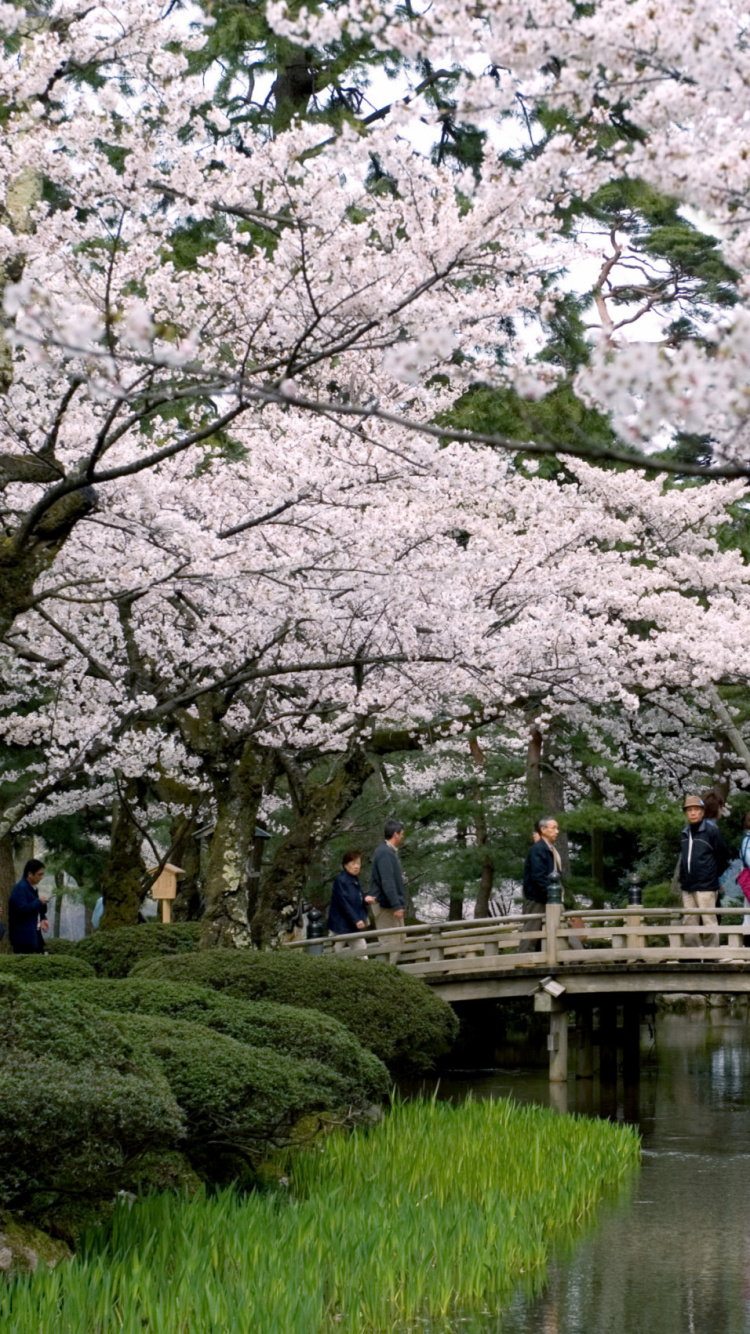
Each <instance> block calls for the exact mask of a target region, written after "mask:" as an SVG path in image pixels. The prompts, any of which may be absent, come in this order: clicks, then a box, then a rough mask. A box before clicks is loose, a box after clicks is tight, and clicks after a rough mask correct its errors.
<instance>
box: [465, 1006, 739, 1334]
mask: <svg viewBox="0 0 750 1334" xmlns="http://www.w3.org/2000/svg"><path fill="white" fill-rule="evenodd" d="M641 1056H642V1067H641V1078H640V1081H638V1082H637V1083H634V1084H631V1085H630V1086H629V1087H628V1088H623V1086H622V1079H620V1082H619V1085H618V1087H617V1089H616V1090H615V1089H613V1088H609V1089H607V1088H600V1087H599V1081H598V1079H597V1080H594V1081H583V1080H573V1079H571V1080H570V1081H569V1083H568V1086H567V1099H568V1106H569V1110H570V1111H579V1112H585V1113H586V1114H588V1115H592V1114H593V1115H601V1114H602V1113H603V1114H605V1115H608V1116H610V1117H612V1118H614V1119H617V1120H629V1121H634V1122H636V1123H637V1124H638V1126H639V1128H640V1131H641V1134H642V1137H643V1169H642V1172H641V1175H640V1177H639V1179H638V1181H637V1183H636V1187H635V1190H634V1191H633V1194H632V1196H631V1197H630V1199H629V1200H628V1201H627V1202H626V1203H622V1204H620V1205H612V1206H609V1207H606V1206H605V1208H604V1209H603V1211H602V1213H601V1214H600V1216H599V1223H598V1226H597V1227H596V1228H595V1229H594V1230H593V1231H592V1232H591V1233H589V1235H588V1236H587V1237H586V1238H584V1240H583V1241H581V1242H579V1243H578V1244H577V1246H575V1247H574V1249H573V1250H572V1253H570V1254H567V1255H560V1256H559V1257H556V1258H553V1260H552V1262H551V1264H550V1267H549V1273H548V1281H547V1283H546V1285H545V1288H544V1291H543V1292H542V1294H541V1295H539V1296H537V1297H528V1296H527V1295H524V1293H522V1292H520V1291H519V1293H518V1294H517V1295H516V1299H515V1301H514V1302H513V1303H512V1305H511V1307H510V1309H509V1310H508V1311H506V1313H505V1314H504V1316H503V1317H502V1319H499V1318H498V1317H497V1316H495V1317H493V1318H492V1319H489V1318H488V1321H487V1324H486V1330H487V1334H489V1332H490V1331H501V1334H750V1022H748V1019H747V1018H745V1017H744V1012H743V1017H740V1018H737V1017H731V1016H730V1015H729V1013H728V1012H727V1011H712V1012H710V1013H709V1016H708V1017H706V1016H704V1015H703V1014H700V1015H696V1016H692V1015H686V1016H682V1015H663V1016H660V1017H659V1018H658V1020H657V1023H656V1029H655V1036H652V1035H650V1034H649V1032H648V1030H647V1029H646V1028H644V1029H643V1030H642V1051H641ZM470 1082H471V1091H472V1094H473V1096H474V1097H480V1098H483V1097H490V1096H494V1097H499V1096H508V1095H510V1096H512V1097H514V1098H517V1099H519V1100H521V1101H533V1102H539V1103H543V1104H547V1105H548V1104H549V1103H550V1101H552V1105H558V1107H559V1106H560V1093H559V1091H558V1092H555V1091H553V1094H552V1099H550V1086H549V1084H548V1083H547V1080H546V1075H545V1073H544V1072H543V1071H535V1072H533V1073H529V1072H528V1071H526V1072H524V1071H523V1070H502V1071H495V1072H493V1073H491V1074H486V1075H479V1076H473V1077H472V1078H471V1081H470ZM466 1092H467V1080H466V1079H465V1078H462V1079H453V1080H443V1081H442V1083H441V1087H440V1095H439V1096H443V1097H449V1098H455V1099H461V1098H462V1097H464V1096H465V1095H466Z"/></svg>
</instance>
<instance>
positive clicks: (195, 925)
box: [76, 922, 200, 977]
mask: <svg viewBox="0 0 750 1334" xmlns="http://www.w3.org/2000/svg"><path fill="white" fill-rule="evenodd" d="M199 935H200V922H170V923H168V924H167V923H165V924H163V925H162V924H161V923H160V922H144V923H142V924H141V925H139V926H121V927H119V928H118V929H117V930H116V931H96V932H94V934H93V935H91V936H86V939H85V940H79V941H78V943H77V944H76V958H77V959H85V961H86V962H87V963H90V964H91V965H92V967H93V969H94V971H95V972H96V974H97V976H99V977H127V975H128V973H129V972H130V970H131V968H133V967H134V966H135V965H136V964H137V963H141V962H142V961H143V960H145V959H159V958H161V957H162V955H165V954H167V955H170V954H188V953H192V952H193V951H194V950H196V949H197V948H198V937H199Z"/></svg>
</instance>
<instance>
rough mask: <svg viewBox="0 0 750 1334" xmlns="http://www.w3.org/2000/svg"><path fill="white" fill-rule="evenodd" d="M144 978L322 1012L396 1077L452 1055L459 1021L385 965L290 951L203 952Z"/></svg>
mask: <svg viewBox="0 0 750 1334" xmlns="http://www.w3.org/2000/svg"><path fill="white" fill-rule="evenodd" d="M135 975H136V976H137V977H139V978H146V977H151V978H160V979H163V980H164V981H174V982H194V983H198V984H199V985H202V986H209V987H213V988H214V989H215V990H217V991H221V992H223V993H224V994H225V995H227V996H232V997H236V998H237V999H238V1000H254V1001H260V1000H264V1001H274V1002H277V1003H280V1004H284V1005H293V1006H299V1007H300V1008H302V1009H306V1010H321V1011H323V1013H324V1014H329V1015H331V1016H332V1017H333V1018H334V1019H338V1020H340V1021H341V1023H343V1024H345V1025H346V1026H347V1028H349V1029H351V1031H352V1032H353V1033H354V1034H356V1036H357V1037H358V1038H359V1040H360V1042H362V1043H363V1044H364V1045H365V1046H367V1047H369V1048H370V1050H371V1051H373V1052H374V1053H375V1055H376V1056H379V1057H380V1059H381V1061H383V1062H384V1063H385V1065H387V1066H388V1069H389V1070H390V1071H391V1073H392V1074H421V1073H422V1072H424V1071H425V1070H429V1069H430V1068H431V1067H432V1065H433V1064H434V1062H435V1060H436V1058H437V1057H438V1056H440V1055H442V1054H443V1053H444V1052H445V1051H447V1050H448V1049H449V1048H450V1046H451V1043H452V1042H453V1040H454V1038H455V1036H456V1033H457V1032H458V1021H457V1019H456V1017H455V1015H454V1013H453V1011H452V1009H451V1008H450V1006H449V1005H447V1004H446V1002H445V1001H444V1000H441V998H440V997H439V996H437V995H436V994H435V993H434V992H433V991H431V990H430V988H429V987H428V986H427V985H426V983H424V982H422V981H421V979H420V978H416V977H410V976H409V975H408V974H407V973H402V972H400V971H399V970H398V969H397V968H393V967H392V966H391V965H390V964H386V963H380V962H376V963H367V962H365V961H364V960H361V959H340V958H331V957H328V956H322V957H318V958H311V957H310V956H309V955H305V954H301V953H299V952H297V951H292V950H284V949H281V950H270V951H251V950H247V951H245V950H242V951H240V950H237V951H234V950H231V951H230V950H201V951H199V952H198V953H197V954H193V955H185V956H183V957H181V958H179V959H159V960H154V961H153V962H151V963H143V964H140V965H138V967H137V969H136V970H135Z"/></svg>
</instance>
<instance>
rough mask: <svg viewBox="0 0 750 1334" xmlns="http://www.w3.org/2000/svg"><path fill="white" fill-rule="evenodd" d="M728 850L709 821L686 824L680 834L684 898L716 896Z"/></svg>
mask: <svg viewBox="0 0 750 1334" xmlns="http://www.w3.org/2000/svg"><path fill="white" fill-rule="evenodd" d="M728 865H729V849H728V847H727V845H726V843H725V842H724V839H723V838H722V836H721V834H720V833H719V830H718V829H717V827H716V825H715V824H714V822H713V820H701V822H700V824H698V825H695V824H692V825H691V824H688V825H686V826H685V828H684V829H683V831H682V833H681V834H680V884H681V886H682V888H683V889H684V890H685V892H686V893H688V894H696V893H705V892H706V891H708V892H710V893H714V894H715V893H716V892H717V891H718V888H719V876H720V875H723V873H724V871H726V869H727V867H728Z"/></svg>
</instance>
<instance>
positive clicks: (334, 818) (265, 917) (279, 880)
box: [250, 745, 375, 948]
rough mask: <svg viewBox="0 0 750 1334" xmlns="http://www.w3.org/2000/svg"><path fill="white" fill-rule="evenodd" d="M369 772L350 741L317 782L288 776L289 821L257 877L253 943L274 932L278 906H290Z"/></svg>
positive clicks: (278, 918)
mask: <svg viewBox="0 0 750 1334" xmlns="http://www.w3.org/2000/svg"><path fill="white" fill-rule="evenodd" d="M374 772H375V770H374V766H373V764H372V762H371V760H370V759H369V758H368V756H367V755H366V754H365V752H364V750H363V749H362V748H361V747H360V746H356V745H355V746H353V747H351V749H350V750H348V751H347V753H346V754H345V755H342V756H341V757H340V759H338V760H337V761H336V763H335V764H334V765H333V768H332V770H331V772H330V774H329V776H328V778H327V779H326V781H325V782H323V783H321V782H320V781H319V778H318V776H317V775H313V776H312V777H307V778H305V779H300V781H299V782H297V783H295V781H294V777H293V776H291V781H290V787H292V788H293V789H294V793H293V804H294V823H293V826H292V829H291V830H290V832H289V834H288V835H287V837H286V838H285V839H284V840H283V841H282V843H281V844H280V845H279V847H278V848H277V849H276V852H275V855H274V858H273V861H272V862H271V864H270V866H269V868H268V871H267V872H266V874H265V876H264V877H263V879H262V881H261V885H260V889H259V891H258V904H257V908H256V910H255V913H254V914H253V917H252V921H251V923H250V930H251V933H252V940H253V944H254V945H256V946H257V947H259V948H262V947H263V946H264V945H267V944H269V943H270V942H271V941H272V940H274V939H275V938H276V937H277V936H278V933H279V930H280V928H281V926H282V925H283V922H284V911H285V910H286V911H287V913H289V910H290V909H291V910H293V909H294V908H296V906H297V904H298V903H299V900H300V898H301V896H302V895H303V893H304V890H305V885H306V884H307V878H308V874H309V870H310V863H311V862H312V860H313V858H314V857H315V856H316V854H317V852H318V851H319V849H320V848H321V846H322V845H323V843H324V842H325V841H326V839H328V838H330V837H331V835H332V833H333V832H334V829H335V827H336V824H337V823H338V821H339V820H340V818H341V816H342V815H343V814H344V812H345V811H347V810H348V808H349V807H350V806H351V804H352V802H353V801H354V800H355V798H356V797H358V796H359V795H360V793H361V791H362V789H363V788H364V785H365V783H366V782H367V779H368V778H369V777H370V775H371V774H372V773H374Z"/></svg>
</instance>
